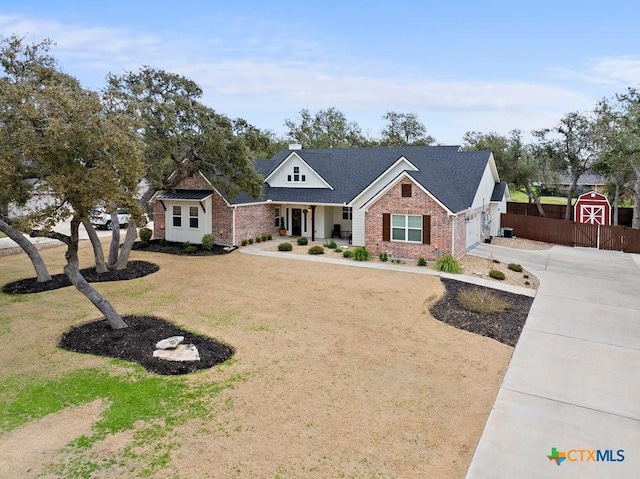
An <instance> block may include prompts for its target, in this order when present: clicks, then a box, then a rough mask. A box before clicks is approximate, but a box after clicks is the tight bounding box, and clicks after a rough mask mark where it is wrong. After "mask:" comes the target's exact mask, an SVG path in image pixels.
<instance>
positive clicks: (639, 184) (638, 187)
mask: <svg viewBox="0 0 640 479" xmlns="http://www.w3.org/2000/svg"><path fill="white" fill-rule="evenodd" d="M633 170H634V171H635V173H636V179H635V181H634V183H633V220H632V222H631V227H632V228H634V229H640V167H634V168H633Z"/></svg>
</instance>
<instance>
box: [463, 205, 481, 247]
mask: <svg viewBox="0 0 640 479" xmlns="http://www.w3.org/2000/svg"><path fill="white" fill-rule="evenodd" d="M481 217H482V215H481V214H480V212H476V213H474V214H472V215H471V216H470V217H469V221H468V222H467V223H466V228H465V229H466V232H467V241H466V245H465V246H466V247H467V248H470V247H471V246H473V245H475V244H477V243H479V242H480V219H481Z"/></svg>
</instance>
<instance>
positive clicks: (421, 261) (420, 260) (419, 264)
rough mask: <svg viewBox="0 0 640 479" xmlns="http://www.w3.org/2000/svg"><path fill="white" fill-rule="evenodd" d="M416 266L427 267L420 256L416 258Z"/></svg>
mask: <svg viewBox="0 0 640 479" xmlns="http://www.w3.org/2000/svg"><path fill="white" fill-rule="evenodd" d="M417 264H418V266H426V265H427V261H426V260H425V259H424V258H423V257H422V256H421V257H420V258H418V263H417Z"/></svg>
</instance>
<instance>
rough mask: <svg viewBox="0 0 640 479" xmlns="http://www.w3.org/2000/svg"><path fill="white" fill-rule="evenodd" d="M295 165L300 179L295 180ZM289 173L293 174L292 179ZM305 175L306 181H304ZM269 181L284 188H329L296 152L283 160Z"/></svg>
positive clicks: (270, 183)
mask: <svg viewBox="0 0 640 479" xmlns="http://www.w3.org/2000/svg"><path fill="white" fill-rule="evenodd" d="M294 167H297V168H299V174H300V181H293V180H294V172H293V169H294ZM289 175H291V181H289V179H288V177H289ZM303 175H304V177H305V181H302V176H303ZM268 183H269V185H270V186H272V187H283V188H329V187H328V186H327V184H326V183H325V182H324V181H323V180H322V178H321V177H320V176H319V175H318V174H317V173H316V172H315V171H314V170H312V169H311V168H310V167H309V166H308V165H307V164H306V163H305V162H304V161H302V160H301V159H300V158H299V157H298V156H297V155H295V154H294V155H292V156H290V157H289V158H288V159H287V160H285V161H284V162H282V164H281V165H280V166H279V167H278V169H277V170H276V171H275V172H274V173H273V175H272V176H271V177H270V178H269V181H268Z"/></svg>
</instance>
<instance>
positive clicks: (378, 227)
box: [365, 180, 466, 260]
mask: <svg viewBox="0 0 640 479" xmlns="http://www.w3.org/2000/svg"><path fill="white" fill-rule="evenodd" d="M403 184H411V185H412V186H411V190H412V191H411V197H410V198H403V197H402V194H401V193H402V185H403ZM384 213H389V214H409V215H430V216H431V243H430V244H421V243H405V242H401V241H383V240H382V215H383V214H384ZM453 221H455V219H454V218H450V217H449V216H448V215H447V212H446V211H445V210H444V209H443V208H442V207H441V206H440V205H439V204H438V203H436V202H435V201H434V200H433V199H432V198H431V197H430V196H429V195H427V194H426V193H424V192H423V191H422V189H420V188H419V187H418V186H417V185H416V184H415V183H413V182H412V181H410V180H403V181H401V182H400V183H398V184H397V185H395V186H394V187H393V188H391V190H389V191H388V192H387V194H385V195H384V196H383V197H382V198H380V199H379V200H378V201H376V202H375V203H374V204H373V205H372V206H371V207H370V208H369V211H367V212H366V214H365V247H366V248H367V249H368V250H369V251H370V252H371V253H372V254H375V255H377V254H379V253H383V252H386V253H387V254H388V255H389V256H391V257H393V258H406V259H418V258H420V257H423V258H424V259H426V260H436V259H438V258H439V257H440V256H442V255H443V254H444V253H450V252H451V225H452V222H453ZM458 223H460V219H458ZM461 224H462V226H460V229H458V226H459V224H456V238H458V237H461V239H462V252H461V253H460V252H459V251H457V244H458V241H457V240H456V251H455V252H454V254H455V255H456V256H458V257H460V256H463V255H464V243H465V238H466V236H465V230H464V219H462V221H461Z"/></svg>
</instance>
